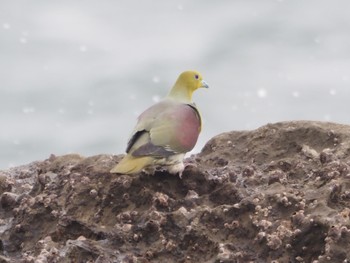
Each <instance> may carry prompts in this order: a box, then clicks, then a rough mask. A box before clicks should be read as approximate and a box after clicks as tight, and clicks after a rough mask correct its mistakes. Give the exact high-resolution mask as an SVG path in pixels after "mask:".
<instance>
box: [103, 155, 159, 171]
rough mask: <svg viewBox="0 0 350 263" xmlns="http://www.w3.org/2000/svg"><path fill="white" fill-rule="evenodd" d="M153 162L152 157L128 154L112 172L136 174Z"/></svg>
mask: <svg viewBox="0 0 350 263" xmlns="http://www.w3.org/2000/svg"><path fill="white" fill-rule="evenodd" d="M152 163H153V158H152V157H147V156H146V157H133V156H131V155H129V154H127V155H126V156H125V157H124V158H123V159H122V160H121V161H120V162H119V163H118V164H117V165H116V166H114V167H113V169H112V170H111V171H110V172H111V173H118V174H136V173H139V172H141V171H142V169H143V168H145V167H147V166H148V165H150V164H152Z"/></svg>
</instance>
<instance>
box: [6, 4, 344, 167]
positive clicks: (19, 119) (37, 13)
mask: <svg viewBox="0 0 350 263" xmlns="http://www.w3.org/2000/svg"><path fill="white" fill-rule="evenodd" d="M349 10H350V2H349V1H347V0H334V1H326V0H250V1H247V0H232V1H228V0H227V1H209V0H191V1H174V0H170V1H161V0H145V1H136V0H127V1H126V0H121V1H111V0H106V1H97V0H85V1H71V0H69V1H68V0H60V1H47V0H37V1H17V0H13V1H1V2H0V125H1V126H0V169H4V168H8V167H11V166H15V165H20V164H24V163H27V162H31V161H34V160H42V159H45V158H47V157H49V155H50V154H51V153H53V154H56V155H61V154H66V153H75V152H76V153H80V154H82V155H85V156H89V155H95V154H101V153H107V154H111V153H113V154H119V153H123V152H124V149H125V146H126V142H127V139H128V137H129V133H130V132H131V130H132V128H133V126H134V125H135V121H136V117H137V115H138V114H140V113H141V112H142V111H143V110H144V109H145V108H146V107H148V106H150V105H151V104H153V103H154V102H156V101H158V100H159V99H160V98H161V97H163V96H164V95H165V94H166V93H167V92H168V90H169V88H170V87H171V86H172V85H173V83H174V81H175V80H176V78H177V76H178V74H179V73H181V72H182V71H184V70H187V69H197V70H199V71H200V72H201V73H202V74H203V76H204V79H205V80H206V81H207V82H208V83H209V84H210V89H209V90H204V89H203V90H199V91H197V92H196V94H195V95H194V99H195V101H196V103H197V105H198V107H199V108H200V109H201V112H202V115H203V121H204V127H203V131H202V134H201V136H200V139H199V142H198V143H197V146H196V148H195V149H194V151H193V152H194V153H195V152H198V151H200V149H201V148H202V147H203V146H204V144H205V142H206V141H208V140H209V139H210V138H211V137H213V136H214V135H217V134H219V133H222V132H225V131H231V130H246V129H255V128H257V127H259V126H261V125H264V124H266V123H271V122H278V121H287V120H296V119H304V120H305V119H307V120H320V121H332V122H339V123H345V124H349V122H350V121H349V117H348V115H349V111H348V110H349V101H350V87H349V84H350V15H349Z"/></svg>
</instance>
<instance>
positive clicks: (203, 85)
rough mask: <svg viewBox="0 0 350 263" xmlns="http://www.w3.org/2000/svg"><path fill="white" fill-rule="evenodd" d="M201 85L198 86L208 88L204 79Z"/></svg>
mask: <svg viewBox="0 0 350 263" xmlns="http://www.w3.org/2000/svg"><path fill="white" fill-rule="evenodd" d="M201 84H202V85H201V86H200V88H206V89H209V85H208V83H206V82H205V81H204V80H202V81H201Z"/></svg>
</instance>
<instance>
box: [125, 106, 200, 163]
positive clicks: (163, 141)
mask: <svg viewBox="0 0 350 263" xmlns="http://www.w3.org/2000/svg"><path fill="white" fill-rule="evenodd" d="M200 130H201V118H200V114H199V113H198V110H197V108H196V107H195V106H194V105H189V104H183V103H178V102H174V101H170V100H164V101H161V102H159V103H157V104H155V105H153V106H152V107H150V108H149V109H147V110H146V111H145V112H143V113H142V114H141V115H140V117H139V119H138V123H137V125H136V127H135V130H134V132H133V135H132V137H131V139H130V140H129V143H128V147H127V152H130V153H131V154H132V155H133V156H159V157H166V156H170V155H173V154H176V153H185V152H188V151H190V150H192V149H193V147H194V145H195V144H196V142H197V139H198V135H199V133H200Z"/></svg>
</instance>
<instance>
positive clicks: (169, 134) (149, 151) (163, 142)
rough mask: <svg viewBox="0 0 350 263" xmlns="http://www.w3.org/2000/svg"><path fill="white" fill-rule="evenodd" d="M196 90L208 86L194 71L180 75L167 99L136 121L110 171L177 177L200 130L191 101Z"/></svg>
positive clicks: (194, 106) (199, 123) (196, 113)
mask: <svg viewBox="0 0 350 263" xmlns="http://www.w3.org/2000/svg"><path fill="white" fill-rule="evenodd" d="M199 88H209V85H208V84H207V82H205V81H204V80H203V77H202V75H201V74H200V73H199V72H198V71H195V70H188V71H184V72H182V73H181V74H180V75H179V77H178V79H177V80H176V82H175V84H174V86H173V87H172V88H171V89H170V92H169V93H168V94H167V96H165V97H164V98H163V99H162V100H160V101H159V102H157V103H156V104H154V105H152V106H151V107H149V108H148V109H146V110H145V111H144V112H143V113H141V114H140V116H139V117H138V118H137V124H136V126H135V128H134V130H133V132H132V134H131V136H130V139H129V141H128V143H127V147H126V155H125V156H124V158H123V159H122V160H121V161H120V162H119V163H118V164H117V165H116V166H115V167H113V168H112V170H111V171H110V172H111V173H113V174H114V173H115V174H137V173H140V172H145V173H146V174H154V173H155V172H156V171H158V170H160V171H167V172H169V173H170V174H174V175H175V174H179V176H180V178H181V176H182V172H183V171H184V169H185V165H184V163H183V160H184V157H185V154H186V153H187V152H189V151H191V150H192V149H193V148H194V146H195V144H196V143H197V139H198V136H199V134H200V132H201V129H202V119H201V114H200V112H199V110H198V108H197V106H196V104H195V103H194V102H193V101H192V95H193V92H194V91H196V90H197V89H199Z"/></svg>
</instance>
